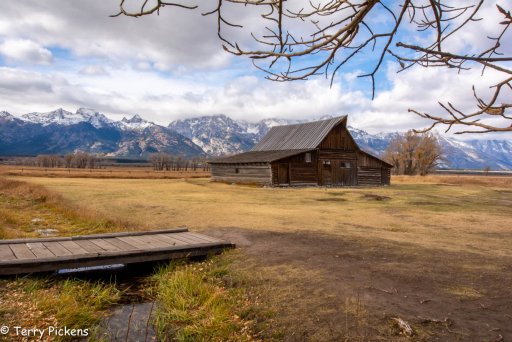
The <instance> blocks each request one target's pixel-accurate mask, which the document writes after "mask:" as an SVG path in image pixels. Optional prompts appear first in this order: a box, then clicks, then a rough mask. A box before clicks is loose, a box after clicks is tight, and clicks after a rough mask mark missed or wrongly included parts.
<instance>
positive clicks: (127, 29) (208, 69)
mask: <svg viewBox="0 0 512 342" xmlns="http://www.w3.org/2000/svg"><path fill="white" fill-rule="evenodd" d="M301 1H304V0H301ZM201 4H202V5H203V6H210V5H212V4H213V3H209V2H208V3H207V2H204V3H201ZM213 5H214V4H213ZM117 6H118V1H116V0H113V1H109V2H107V1H103V0H90V1H75V2H67V1H64V2H63V1H61V0H47V1H36V0H25V1H19V2H6V3H5V4H3V5H2V11H1V12H0V41H2V40H3V41H4V43H2V46H5V45H6V44H12V42H18V45H20V44H19V42H25V43H24V44H26V45H30V49H27V51H28V50H30V51H32V53H34V51H35V52H37V53H35V54H31V53H25V54H23V53H21V52H19V51H21V50H23V49H20V48H18V49H11V48H9V49H2V48H1V47H0V53H2V54H3V55H4V56H5V58H6V60H7V65H8V67H0V110H4V109H5V110H8V111H11V112H13V113H15V114H23V113H26V112H30V111H49V110H52V109H54V108H58V107H66V108H68V109H70V110H74V109H76V108H77V107H81V106H84V107H92V108H95V109H97V110H99V111H101V112H104V113H106V114H108V115H110V116H111V117H114V118H120V117H122V115H125V114H133V113H140V114H141V115H142V116H144V117H145V118H146V119H148V120H152V121H155V122H158V123H160V124H168V123H169V122H170V121H172V120H175V119H178V118H184V117H191V116H196V115H210V114H217V113H224V114H227V115H230V116H232V117H234V118H237V119H245V120H252V121H255V120H258V119H261V118H264V117H281V118H300V119H307V118H313V117H318V116H322V115H326V114H331V115H337V114H340V115H342V114H349V115H350V119H349V120H350V123H351V124H352V125H354V126H356V127H359V128H363V129H368V130H370V131H371V132H378V131H381V130H385V131H394V130H406V129H410V128H422V127H425V126H427V125H429V122H428V121H425V120H423V119H420V118H419V117H417V116H415V115H413V114H411V113H408V112H407V109H408V108H414V109H417V110H419V111H428V112H431V113H439V108H440V107H439V106H438V105H437V101H438V100H453V99H456V102H455V103H454V104H456V105H458V106H461V107H462V108H465V107H466V106H467V105H468V104H473V99H472V93H471V85H472V84H477V85H478V88H479V90H480V91H489V90H488V89H486V87H488V86H489V84H490V82H491V81H494V80H493V78H494V77H495V74H494V73H493V72H487V73H486V74H485V75H484V76H483V77H481V76H480V70H471V71H468V72H462V73H461V74H456V73H454V72H451V71H450V70H448V71H447V70H445V69H422V68H419V67H418V68H413V69H410V70H408V71H406V72H404V73H401V74H396V73H395V69H393V67H390V66H386V65H385V66H383V68H388V71H387V72H386V70H385V69H383V70H382V73H381V74H379V77H381V78H384V77H385V78H386V79H387V80H389V82H390V88H389V89H388V90H385V91H380V92H377V94H376V95H377V96H376V99H375V101H373V102H372V101H371V100H370V99H369V98H368V95H367V94H364V93H363V92H362V91H361V90H360V89H362V87H361V83H360V82H361V81H360V79H359V78H357V76H358V75H360V74H361V73H362V71H358V70H350V71H349V72H346V73H345V74H340V75H338V77H337V79H336V82H334V85H333V87H332V88H331V87H330V82H329V80H325V79H324V78H321V77H319V78H316V79H312V80H308V81H304V82H288V83H273V82H270V81H267V80H264V79H263V77H262V75H261V74H257V73H256V72H255V69H254V68H253V67H252V66H251V65H250V63H249V62H248V61H247V60H246V59H239V58H234V57H232V56H231V55H229V54H227V53H225V52H224V51H223V50H222V48H221V42H220V41H219V39H218V38H217V35H216V23H215V18H214V17H211V16H210V17H201V16H200V11H188V10H180V9H177V8H165V9H163V10H162V11H161V14H160V16H156V15H153V16H150V17H144V18H138V19H135V18H124V17H119V18H110V17H109V15H110V14H113V13H115V12H116V10H117ZM491 7H492V6H491ZM491 7H489V11H490V10H491ZM486 10H487V9H486ZM252 14H254V13H253V12H247V11H245V10H244V9H243V7H237V9H236V11H234V12H231V13H230V17H232V19H236V20H235V21H239V22H243V23H244V30H246V31H245V33H247V31H254V30H257V29H258V26H257V23H258V21H259V20H260V19H254V18H253V16H252ZM375 20H376V21H378V22H381V21H382V20H383V18H375ZM260 28H261V27H260ZM474 30H475V29H474V28H473V29H472V31H467V32H468V33H466V31H464V37H466V38H465V39H469V40H470V37H471V34H475V31H474ZM489 30H490V29H487V28H486V29H485V34H487V33H488V32H490V31H489ZM233 37H234V38H236V39H238V40H242V41H244V40H245V42H247V41H248V40H247V39H251V38H250V36H247V35H243V34H242V32H239V31H237V32H235V33H234V36H233ZM484 40H485V38H484ZM474 41H475V42H476V43H475V44H480V43H481V42H480V40H477V39H475V40H474ZM9 42H11V43H9ZM27 42H28V43H27ZM252 44H253V42H252V41H251V42H250V43H249V46H252ZM21 45H23V44H21ZM48 47H58V49H55V50H52V51H54V56H52V53H51V52H50V51H49V50H48ZM454 48H456V47H455V45H454ZM457 49H458V47H457ZM4 50H5V51H7V52H5V51H4ZM15 51H18V52H16V53H17V54H18V55H17V56H16V53H15ZM9 54H10V55H9ZM48 54H49V57H48ZM34 56H35V57H34ZM45 56H46V57H45ZM52 57H53V59H54V63H53V64H52V65H51V69H50V68H49V67H40V66H38V65H36V64H38V63H41V62H42V61H45V58H46V60H48V58H49V61H51V58H52ZM21 60H24V61H25V63H31V64H34V65H30V66H28V67H27V65H19V64H15V63H14V62H15V61H18V62H19V61H21ZM11 62H13V63H14V64H12V65H10V64H9V63H11ZM46 63H48V62H46ZM364 63H366V60H365V59H364V58H362V62H361V63H360V65H357V68H364V67H365V66H364V65H363V64H364ZM366 89H367V90H368V88H366ZM20 98H23V99H24V100H23V101H20ZM509 101H512V100H510V99H509Z"/></svg>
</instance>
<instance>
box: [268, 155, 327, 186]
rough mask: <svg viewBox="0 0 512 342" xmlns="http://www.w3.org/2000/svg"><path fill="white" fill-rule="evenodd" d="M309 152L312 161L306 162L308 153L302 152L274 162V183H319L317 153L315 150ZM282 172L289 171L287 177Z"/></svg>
mask: <svg viewBox="0 0 512 342" xmlns="http://www.w3.org/2000/svg"><path fill="white" fill-rule="evenodd" d="M309 153H311V162H306V153H301V154H298V155H295V156H292V157H288V158H284V159H281V160H279V161H277V162H274V163H272V184H274V185H299V184H318V171H317V163H318V158H317V154H316V152H315V151H312V152H309ZM285 170H286V171H285ZM282 172H288V175H287V177H286V176H285V175H282Z"/></svg>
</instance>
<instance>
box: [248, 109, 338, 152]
mask: <svg viewBox="0 0 512 342" xmlns="http://www.w3.org/2000/svg"><path fill="white" fill-rule="evenodd" d="M344 120H347V116H346V115H344V116H340V117H336V118H333V119H328V120H321V121H314V122H308V123H302V124H295V125H286V126H276V127H272V128H271V129H270V131H269V132H268V133H267V135H265V136H264V137H263V139H261V141H260V142H259V143H257V144H256V145H255V146H254V147H253V148H252V150H251V151H281V150H304V149H306V150H312V149H315V148H317V147H318V145H320V143H321V142H322V140H324V138H325V137H326V136H327V134H329V132H330V131H331V130H332V129H333V128H334V126H336V125H338V124H340V123H342V122H343V121H344Z"/></svg>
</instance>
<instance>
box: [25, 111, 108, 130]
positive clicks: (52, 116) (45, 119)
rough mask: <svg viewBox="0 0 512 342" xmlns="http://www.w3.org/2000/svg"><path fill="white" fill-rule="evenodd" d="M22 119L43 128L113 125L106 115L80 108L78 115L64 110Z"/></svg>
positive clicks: (32, 114)
mask: <svg viewBox="0 0 512 342" xmlns="http://www.w3.org/2000/svg"><path fill="white" fill-rule="evenodd" d="M21 119H22V120H24V121H27V122H31V123H36V124H41V125H43V126H48V125H51V124H55V125H61V126H69V125H76V124H77V123H80V122H88V123H90V124H91V125H93V126H94V127H96V128H101V127H105V126H108V125H111V124H112V123H113V121H112V120H110V119H108V118H107V117H106V116H105V115H103V114H101V113H98V112H96V111H95V110H93V109H88V108H79V109H78V110H77V111H76V113H71V112H68V111H66V110H64V109H62V108H59V109H56V110H54V111H51V112H47V113H37V112H34V113H28V114H24V115H22V116H21Z"/></svg>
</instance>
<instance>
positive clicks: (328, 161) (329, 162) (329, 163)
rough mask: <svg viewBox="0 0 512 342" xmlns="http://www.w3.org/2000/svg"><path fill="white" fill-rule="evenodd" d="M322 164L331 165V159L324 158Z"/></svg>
mask: <svg viewBox="0 0 512 342" xmlns="http://www.w3.org/2000/svg"><path fill="white" fill-rule="evenodd" d="M322 164H324V165H331V161H330V160H323V161H322Z"/></svg>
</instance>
